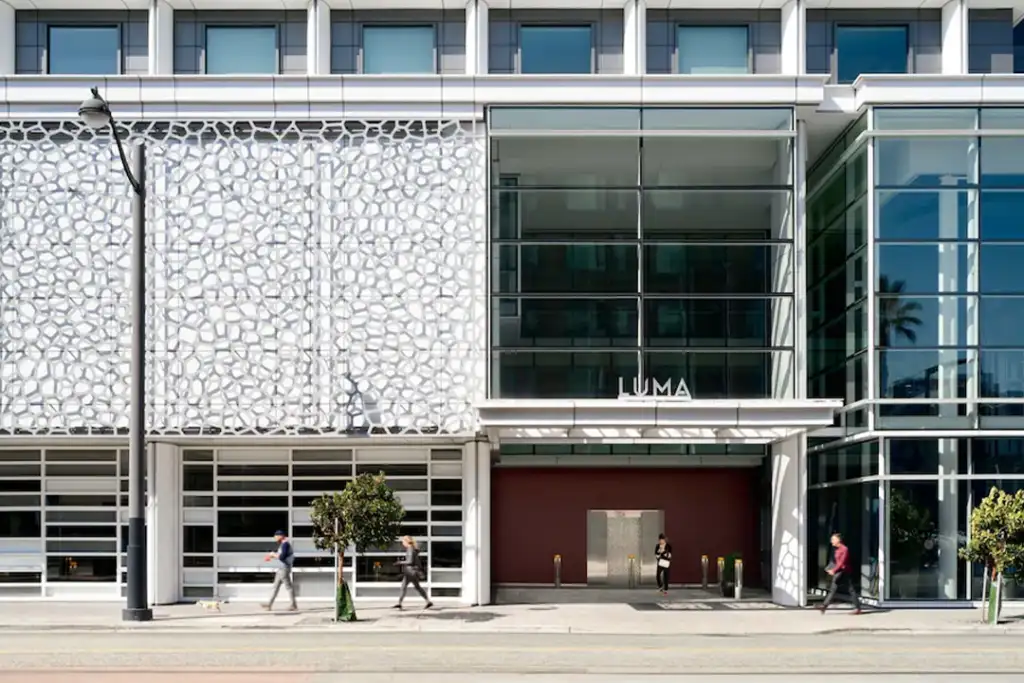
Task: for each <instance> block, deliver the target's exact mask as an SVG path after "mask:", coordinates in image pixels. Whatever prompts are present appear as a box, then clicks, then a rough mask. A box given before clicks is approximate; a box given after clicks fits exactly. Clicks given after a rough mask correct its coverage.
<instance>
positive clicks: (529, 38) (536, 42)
mask: <svg viewBox="0 0 1024 683" xmlns="http://www.w3.org/2000/svg"><path fill="white" fill-rule="evenodd" d="M590 33H591V28H590V27H589V26H522V27H521V28H520V29H519V49H520V68H519V70H520V72H521V73H524V74H589V73H592V72H593V66H592V65H593V60H592V57H591V45H592V43H591V36H590Z"/></svg>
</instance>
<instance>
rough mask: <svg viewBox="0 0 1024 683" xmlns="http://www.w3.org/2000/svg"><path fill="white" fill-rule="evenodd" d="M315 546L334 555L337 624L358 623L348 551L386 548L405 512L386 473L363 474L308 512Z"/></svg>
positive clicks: (335, 614) (323, 497)
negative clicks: (348, 573) (346, 569)
mask: <svg viewBox="0 0 1024 683" xmlns="http://www.w3.org/2000/svg"><path fill="white" fill-rule="evenodd" d="M309 516H310V520H311V521H312V523H313V543H314V544H315V545H316V547H317V549H318V550H331V551H333V552H334V554H335V578H336V579H337V581H336V583H335V593H334V620H335V621H356V608H355V605H354V604H353V602H352V593H351V591H350V590H349V588H348V584H347V583H346V582H345V573H344V568H343V567H344V559H345V549H346V548H350V547H354V548H355V549H356V552H358V553H363V552H366V551H367V550H369V549H371V548H387V547H388V546H390V545H391V544H392V543H394V542H395V539H397V538H398V535H399V533H400V531H401V523H402V520H403V519H404V518H405V508H403V507H402V503H401V502H400V501H399V500H398V498H397V497H396V496H395V492H394V491H392V490H391V487H389V486H388V485H387V481H386V480H385V477H384V473H383V472H381V473H380V474H361V475H359V476H358V477H356V478H355V479H353V480H352V481H351V482H349V483H348V485H347V486H346V487H345V489H344V490H343V491H342V492H341V493H325V494H324V495H322V496H320V497H319V498H317V499H316V500H314V501H313V505H312V506H311V508H310V512H309Z"/></svg>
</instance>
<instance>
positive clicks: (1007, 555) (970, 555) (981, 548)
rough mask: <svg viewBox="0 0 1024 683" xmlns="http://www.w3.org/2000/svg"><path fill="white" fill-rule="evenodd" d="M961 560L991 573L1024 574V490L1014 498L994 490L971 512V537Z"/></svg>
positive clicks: (961, 554) (993, 488)
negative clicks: (982, 567)
mask: <svg viewBox="0 0 1024 683" xmlns="http://www.w3.org/2000/svg"><path fill="white" fill-rule="evenodd" d="M960 557H961V559H964V560H967V561H969V562H975V563H978V564H982V565H984V566H985V567H986V568H987V569H988V570H990V571H996V572H1007V571H1012V572H1014V573H1017V574H1019V573H1021V572H1024V490H1021V491H1017V493H1015V494H1012V495H1011V494H1009V493H1007V492H1006V491H1001V490H999V489H998V488H996V487H994V486H993V487H992V490H991V491H990V492H989V494H988V496H987V497H986V498H985V500H983V501H981V504H980V505H978V507H976V508H975V509H974V512H972V513H971V538H970V541H969V542H968V543H967V545H966V546H965V547H964V548H961V549H960Z"/></svg>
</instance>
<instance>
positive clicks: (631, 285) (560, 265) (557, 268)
mask: <svg viewBox="0 0 1024 683" xmlns="http://www.w3.org/2000/svg"><path fill="white" fill-rule="evenodd" d="M496 248H497V249H498V251H499V253H500V252H501V251H502V250H506V249H510V250H516V249H518V250H519V253H520V255H521V261H520V264H521V265H520V267H521V274H520V284H521V290H520V291H521V292H522V293H523V294H545V293H552V294H554V293H562V292H573V293H574V294H586V293H588V292H590V293H595V294H598V293H600V294H614V293H621V294H627V293H635V292H636V291H637V277H636V273H637V269H638V263H637V248H636V246H634V245H630V244H551V245H531V244H527V245H523V246H521V247H516V246H498V247H496ZM503 284H504V283H503Z"/></svg>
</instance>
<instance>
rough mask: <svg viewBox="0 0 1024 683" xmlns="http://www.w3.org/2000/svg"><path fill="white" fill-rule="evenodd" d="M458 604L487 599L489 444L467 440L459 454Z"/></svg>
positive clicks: (489, 594) (488, 598)
mask: <svg viewBox="0 0 1024 683" xmlns="http://www.w3.org/2000/svg"><path fill="white" fill-rule="evenodd" d="M462 499H463V504H462V509H463V512H462V515H463V521H462V603H463V604H466V605H487V604H489V603H490V602H491V540H490V539H491V445H490V443H489V442H487V441H471V442H470V443H468V444H466V445H465V446H464V447H463V456H462Z"/></svg>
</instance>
